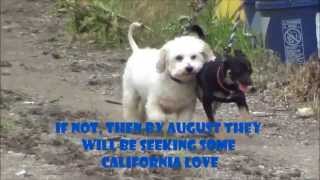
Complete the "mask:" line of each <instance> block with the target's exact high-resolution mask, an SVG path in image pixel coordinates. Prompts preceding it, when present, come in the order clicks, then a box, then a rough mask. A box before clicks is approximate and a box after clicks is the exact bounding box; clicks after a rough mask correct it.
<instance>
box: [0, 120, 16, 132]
mask: <svg viewBox="0 0 320 180" xmlns="http://www.w3.org/2000/svg"><path fill="white" fill-rule="evenodd" d="M15 127H16V122H15V120H13V119H3V120H1V123H0V134H2V135H3V134H8V133H9V132H10V131H12V130H14V129H15Z"/></svg>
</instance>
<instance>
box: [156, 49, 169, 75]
mask: <svg viewBox="0 0 320 180" xmlns="http://www.w3.org/2000/svg"><path fill="white" fill-rule="evenodd" d="M166 58H167V51H166V49H165V48H162V49H161V50H160V57H159V60H158V62H157V72H158V73H162V72H164V71H165V69H166V61H167V60H166Z"/></svg>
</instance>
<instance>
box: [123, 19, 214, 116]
mask: <svg viewBox="0 0 320 180" xmlns="http://www.w3.org/2000/svg"><path fill="white" fill-rule="evenodd" d="M140 26H141V24H140V23H137V22H136V23H132V24H131V25H130V27H129V32H128V38H129V44H130V46H131V48H132V50H133V53H132V55H131V56H130V57H129V59H128V62H127V64H126V67H125V70H124V74H123V115H124V119H126V120H146V119H147V120H157V121H159V120H191V118H192V115H193V112H194V109H195V104H196V74H197V73H198V72H199V71H200V69H201V68H202V66H203V64H204V63H205V62H207V61H209V60H214V59H215V56H214V55H213V53H212V51H211V49H210V47H209V46H208V45H207V44H206V43H205V42H204V41H202V40H200V39H199V38H196V37H193V36H182V37H177V38H175V39H174V40H171V41H169V42H167V43H166V44H165V45H164V46H163V47H162V48H161V49H152V48H144V49H139V47H138V46H137V44H136V43H135V41H134V39H133V38H132V31H133V29H134V28H135V27H140Z"/></svg>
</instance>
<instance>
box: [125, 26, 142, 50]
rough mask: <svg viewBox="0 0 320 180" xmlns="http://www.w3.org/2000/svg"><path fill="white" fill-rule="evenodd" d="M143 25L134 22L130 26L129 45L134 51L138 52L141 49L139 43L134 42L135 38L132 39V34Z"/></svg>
mask: <svg viewBox="0 0 320 180" xmlns="http://www.w3.org/2000/svg"><path fill="white" fill-rule="evenodd" d="M141 26H142V24H141V23H139V22H133V23H132V24H130V26H129V32H128V40H129V44H130V47H131V49H132V51H136V50H138V49H139V47H138V45H137V43H136V42H135V41H134V39H133V37H132V32H133V30H134V29H135V28H137V27H141Z"/></svg>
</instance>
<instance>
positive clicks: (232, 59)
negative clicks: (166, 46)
mask: <svg viewBox="0 0 320 180" xmlns="http://www.w3.org/2000/svg"><path fill="white" fill-rule="evenodd" d="M251 74H252V68H251V64H250V61H249V60H248V59H247V57H246V56H245V55H244V54H243V53H242V52H241V51H239V50H235V52H234V55H226V56H225V60H223V61H222V59H216V61H214V62H208V63H206V64H205V65H204V66H203V68H202V70H201V71H200V72H199V74H198V84H199V90H198V91H199V98H200V100H201V102H202V105H203V108H204V110H205V112H206V115H207V117H208V119H209V120H211V121H214V114H215V111H216V109H217V108H218V106H219V103H236V104H237V106H238V108H239V111H240V112H241V114H242V115H243V116H244V117H245V116H248V115H249V108H248V105H247V102H246V96H245V93H246V92H247V91H248V89H249V88H248V87H249V86H251V85H252V80H251V77H250V75H251Z"/></svg>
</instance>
